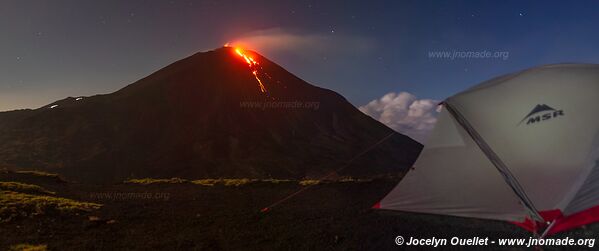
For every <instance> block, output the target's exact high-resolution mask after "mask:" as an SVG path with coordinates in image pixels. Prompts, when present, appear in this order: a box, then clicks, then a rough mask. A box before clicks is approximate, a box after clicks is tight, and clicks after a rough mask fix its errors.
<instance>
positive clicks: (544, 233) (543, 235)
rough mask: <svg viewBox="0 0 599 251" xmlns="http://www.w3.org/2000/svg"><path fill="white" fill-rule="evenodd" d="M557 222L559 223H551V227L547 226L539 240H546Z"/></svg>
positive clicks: (554, 221)
mask: <svg viewBox="0 0 599 251" xmlns="http://www.w3.org/2000/svg"><path fill="white" fill-rule="evenodd" d="M556 222H557V219H555V220H553V221H552V222H551V224H549V226H547V228H545V231H543V234H541V237H539V239H543V238H545V236H547V234H548V233H549V230H551V228H553V226H554V225H555V223H556Z"/></svg>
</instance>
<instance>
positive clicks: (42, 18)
mask: <svg viewBox="0 0 599 251" xmlns="http://www.w3.org/2000/svg"><path fill="white" fill-rule="evenodd" d="M124 2H125V1H108V0H104V1H83V0H74V1H58V0H56V1H42V0H40V1H33V0H32V1H24V0H15V1H11V0H3V1H2V2H1V3H0V34H1V39H0V110H11V109H17V108H37V107H40V106H42V105H45V104H49V103H51V102H52V101H55V100H58V99H62V98H64V97H67V96H79V95H92V94H98V93H109V92H113V91H116V90H118V89H120V88H122V87H124V86H125V85H127V84H130V83H132V82H134V81H135V80H137V79H140V78H142V77H144V76H146V75H149V74H150V73H152V72H154V71H156V70H158V69H160V68H162V67H164V66H166V65H167V64H169V63H172V62H173V61H175V60H178V59H181V58H183V57H186V56H189V55H191V54H193V53H195V52H198V51H206V50H211V49H215V48H217V47H220V46H222V45H223V44H224V43H226V42H237V43H243V44H245V45H246V46H247V47H248V49H253V50H256V51H258V52H259V53H261V54H263V55H264V56H266V57H268V58H270V59H271V60H273V61H275V62H276V63H278V64H280V65H282V66H283V67H285V68H286V69H288V70H289V71H291V72H292V73H294V74H296V75H297V76H299V77H300V78H303V79H305V80H307V81H308V82H310V83H312V84H315V85H318V86H322V87H325V88H329V89H332V90H334V91H337V92H339V93H341V94H342V95H344V96H345V97H346V98H347V99H348V100H349V101H350V102H352V103H353V104H354V105H356V106H362V105H364V104H366V103H368V102H369V101H371V100H374V99H379V98H381V97H382V96H383V95H385V94H387V93H390V92H396V93H399V92H408V93H411V94H413V95H415V96H416V97H418V98H422V99H433V100H441V99H444V98H446V97H448V96H450V95H452V94H454V93H456V92H458V91H460V90H463V89H465V88H467V87H469V86H472V85H474V84H476V83H478V82H481V81H484V80H486V79H489V78H492V77H494V76H497V75H500V74H505V73H509V72H512V71H517V70H520V69H524V68H528V67H532V66H536V65H542V64H551V63H560V62H586V63H597V62H598V61H599V46H598V45H599V32H597V31H598V28H599V15H598V14H597V13H599V2H597V1H576V2H569V3H568V2H566V1H564V2H561V3H551V2H550V1H535V2H528V1H444V0H442V1H441V0H440V1H388V2H382V1H381V2H373V1H353V2H350V1H287V2H283V1H158V0H155V1H127V2H126V3H124ZM435 51H450V52H452V51H489V52H491V53H495V52H507V53H509V56H508V57H507V58H459V59H454V60H451V59H440V58H430V57H429V53H430V52H435Z"/></svg>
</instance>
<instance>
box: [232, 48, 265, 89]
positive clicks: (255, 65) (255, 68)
mask: <svg viewBox="0 0 599 251" xmlns="http://www.w3.org/2000/svg"><path fill="white" fill-rule="evenodd" d="M225 47H228V44H226V45H225ZM235 53H237V55H239V56H240V57H242V58H243V59H244V60H245V62H246V63H247V64H248V66H249V67H250V71H252V75H254V77H255V78H256V80H257V81H258V85H259V86H260V91H261V92H263V93H266V87H264V84H262V80H261V79H260V77H259V75H260V72H259V71H258V65H259V64H258V62H256V60H254V59H253V58H252V57H250V56H248V55H246V54H245V52H244V51H243V49H241V48H235Z"/></svg>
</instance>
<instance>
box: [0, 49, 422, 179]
mask: <svg viewBox="0 0 599 251" xmlns="http://www.w3.org/2000/svg"><path fill="white" fill-rule="evenodd" d="M246 53H247V55H250V56H251V57H253V58H254V59H255V60H256V61H257V62H259V66H260V67H261V68H259V72H258V76H259V77H260V79H261V80H262V82H263V84H264V86H265V87H266V89H267V92H266V93H263V92H261V91H260V87H259V85H258V81H257V80H256V78H255V77H254V75H253V74H252V70H251V69H250V68H249V67H248V64H247V63H246V61H245V60H244V59H243V58H242V57H240V56H239V55H237V54H236V53H235V52H234V50H233V49H231V48H222V49H217V50H214V51H209V52H204V53H197V54H195V55H193V56H191V57H188V58H185V59H183V60H180V61H178V62H175V63H173V64H171V65H169V66H167V67H165V68H163V69H161V70H159V71H157V72H155V73H153V74H152V75H150V76H148V77H146V78H143V79H141V80H139V81H137V82H135V83H133V84H131V85H129V86H127V87H125V88H123V89H121V90H119V91H117V92H114V93H111V94H106V95H97V96H93V97H87V98H83V99H75V98H67V99H64V100H60V101H57V102H55V103H52V104H50V105H48V106H45V107H42V108H39V109H35V110H20V111H12V112H4V113H0V166H4V167H9V168H14V169H37V170H46V171H49V172H55V173H60V174H62V175H64V176H66V177H67V178H70V179H74V180H81V181H91V182H109V181H120V180H123V179H127V178H139V177H184V178H190V179H192V178H218V177H250V178H269V177H272V178H306V177H318V176H320V175H323V174H325V173H328V172H331V171H332V170H336V169H338V168H340V167H342V166H343V165H344V163H345V162H347V161H348V160H350V159H351V158H352V157H353V156H355V155H357V154H359V153H360V152H362V151H363V150H364V149H366V148H368V147H370V146H371V145H373V144H375V143H376V142H378V141H379V140H381V139H383V138H385V137H386V136H387V135H389V134H391V133H392V132H393V131H392V130H391V129H389V128H388V127H386V126H384V125H383V124H381V123H379V122H377V121H375V120H373V119H372V118H370V117H368V116H366V115H364V114H363V113H361V112H360V111H358V110H357V109H356V108H355V107H354V106H352V105H351V104H350V103H349V102H347V101H346V100H345V99H344V98H343V97H342V96H340V95H339V94H337V93H335V92H333V91H330V90H326V89H322V88H319V87H316V86H313V85H310V84H308V83H306V82H304V81H303V80H301V79H299V78H297V77H296V76H294V75H292V74H291V73H289V72H287V71H286V70H285V69H283V68H281V67H280V66H278V65H276V64H274V63H273V62H271V61H269V60H268V59H266V58H264V57H262V56H260V55H258V54H256V53H254V52H246ZM246 102H253V103H250V106H251V105H255V104H258V105H261V104H268V105H273V104H274V106H277V105H279V106H281V105H285V104H289V103H281V102H295V104H300V106H301V105H305V104H318V106H317V109H315V107H311V108H298V107H278V108H274V107H273V108H266V109H263V108H260V107H248V103H246ZM277 102H278V103H277ZM314 102H316V103H314ZM56 105H57V106H56ZM51 107H53V108H51ZM421 147H422V146H421V145H420V144H419V143H417V142H415V141H413V140H412V139H410V138H408V137H406V136H403V135H401V134H394V135H393V136H391V137H390V138H389V139H388V140H386V141H384V142H383V143H382V144H380V145H378V146H377V147H375V148H374V149H373V150H372V151H370V152H368V153H367V154H365V155H363V156H362V157H360V158H358V159H357V160H356V161H355V162H353V163H352V165H350V166H349V167H348V168H346V169H344V170H343V172H342V173H340V174H339V175H350V176H373V175H380V174H389V173H394V174H396V173H397V172H398V171H400V170H402V168H407V167H409V166H410V165H411V164H412V163H413V162H414V161H415V159H416V157H417V155H418V153H419V152H420V150H421Z"/></svg>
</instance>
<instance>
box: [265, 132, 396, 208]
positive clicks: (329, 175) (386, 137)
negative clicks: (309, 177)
mask: <svg viewBox="0 0 599 251" xmlns="http://www.w3.org/2000/svg"><path fill="white" fill-rule="evenodd" d="M394 134H395V132H392V133H390V134H389V135H387V136H385V137H384V138H382V139H381V140H379V141H378V142H376V143H375V144H373V145H371V146H370V147H368V148H366V149H364V150H363V151H362V152H360V153H359V154H357V155H356V156H354V157H353V158H351V159H350V160H349V161H347V162H346V163H345V165H343V166H342V167H340V168H338V169H336V170H333V171H332V172H330V173H328V174H327V175H325V176H323V177H321V178H319V179H318V181H322V180H325V179H327V178H329V177H331V176H333V175H334V174H336V173H339V172H340V171H342V170H343V169H345V168H347V167H349V166H350V165H351V163H352V162H354V161H355V160H356V159H358V158H360V157H362V155H364V154H366V153H368V152H370V151H371V150H372V149H374V148H375V147H376V146H378V145H380V144H382V143H383V142H385V141H386V140H387V139H389V138H390V137H391V136H393V135H394ZM312 186H314V185H308V186H305V187H302V188H300V189H299V190H297V191H295V192H293V193H291V194H289V195H287V196H285V197H284V198H282V199H280V200H278V201H276V202H274V203H272V204H271V205H270V206H268V207H265V208H262V210H260V212H262V213H266V212H268V211H270V210H271V209H272V208H273V207H276V206H278V205H279V204H281V203H283V202H285V201H287V200H289V199H291V198H293V197H295V196H297V195H298V194H301V193H302V192H304V191H306V190H308V189H310V188H311V187H312Z"/></svg>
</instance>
